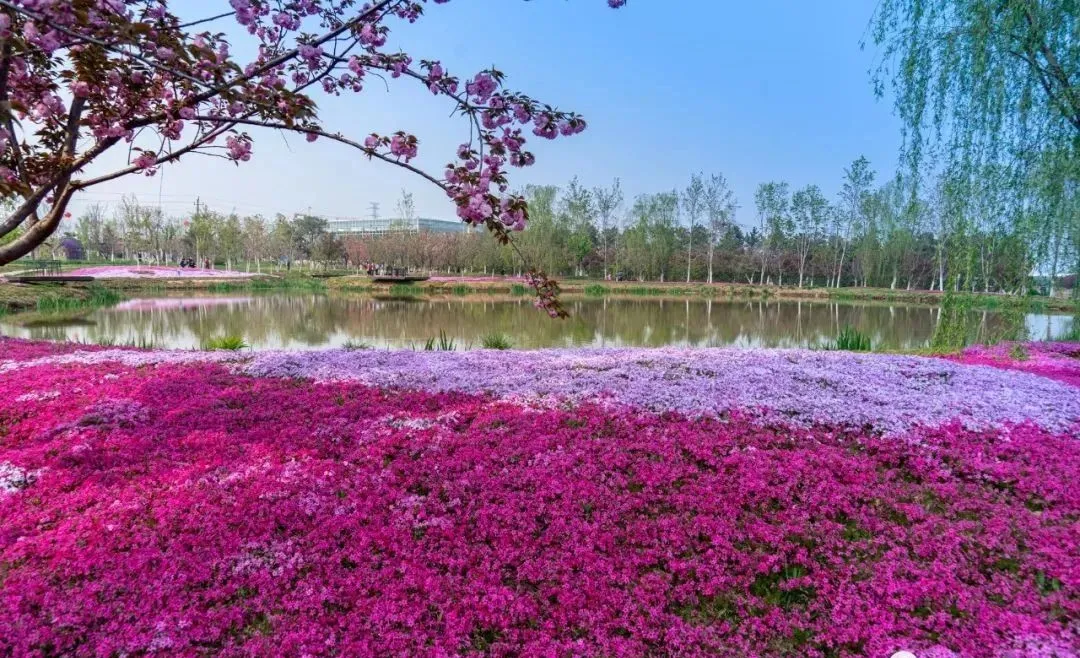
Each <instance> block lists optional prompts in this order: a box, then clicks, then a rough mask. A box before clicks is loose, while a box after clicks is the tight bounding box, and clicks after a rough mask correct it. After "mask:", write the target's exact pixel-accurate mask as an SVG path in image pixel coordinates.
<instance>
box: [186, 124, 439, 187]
mask: <svg viewBox="0 0 1080 658" xmlns="http://www.w3.org/2000/svg"><path fill="white" fill-rule="evenodd" d="M194 119H195V120H196V121H220V120H221V119H216V118H214V117H209V116H196V117H194ZM229 121H231V122H233V123H238V124H243V125H246V126H258V127H260V128H270V129H274V130H288V131H290V132H296V133H302V134H305V135H318V136H319V137H325V138H327V139H329V140H333V141H335V142H338V143H339V144H345V145H346V146H351V147H353V148H355V149H358V150H360V151H363V152H364V154H365V155H367V156H369V157H372V158H378V159H379V160H382V161H383V162H387V163H389V164H392V165H395V166H398V167H401V168H403V169H407V170H409V171H411V172H412V173H414V174H416V175H417V176H420V177H421V178H423V179H425V180H427V181H429V182H431V183H432V184H434V185H436V186H437V187H438V188H439V189H441V190H443V191H444V192H445V191H447V188H446V185H445V184H444V183H443V182H442V181H440V180H439V179H437V178H435V177H434V176H432V175H431V174H429V173H427V172H426V171H424V170H423V169H420V168H419V167H414V166H413V165H411V164H409V163H407V162H402V161H400V160H395V159H394V158H391V157H389V156H387V155H383V154H381V153H377V152H375V151H374V150H372V149H369V148H368V147H366V146H364V145H363V144H361V143H360V142H357V141H355V140H352V139H349V138H348V137H345V136H343V135H340V134H337V133H328V132H326V131H324V130H320V129H318V128H304V127H301V126H289V125H286V124H283V123H275V122H272V121H263V120H261V119H237V118H230V119H229Z"/></svg>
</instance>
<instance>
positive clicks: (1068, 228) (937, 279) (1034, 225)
mask: <svg viewBox="0 0 1080 658" xmlns="http://www.w3.org/2000/svg"><path fill="white" fill-rule="evenodd" d="M1047 172H1048V175H1046V176H1045V177H1044V178H1043V179H1042V180H1041V181H1039V182H1038V184H1034V183H1033V182H1032V181H1024V182H1023V185H1018V184H1017V181H1010V180H1009V178H1008V175H1009V173H1008V172H1007V171H1005V170H1004V169H995V168H993V167H988V168H987V169H986V170H985V171H983V172H981V173H980V175H979V176H974V177H971V176H969V175H967V172H965V175H963V176H961V175H958V174H957V173H955V172H949V171H945V172H943V173H942V174H941V175H939V176H938V177H937V178H936V180H934V181H933V184H931V185H921V186H918V187H915V186H913V185H912V184H911V183H910V182H909V181H906V180H905V179H904V178H903V177H895V178H890V179H888V180H885V181H883V182H879V181H878V176H877V173H876V172H875V171H874V169H873V168H872V166H871V165H870V163H869V161H868V160H867V159H866V158H865V157H860V158H858V159H856V160H855V161H853V162H852V163H851V164H850V165H849V166H848V167H846V168H845V169H844V171H843V172H842V175H841V177H840V178H841V180H840V182H841V186H840V192H839V193H838V194H837V195H836V196H835V197H834V198H829V197H828V196H827V195H826V194H825V193H824V192H823V191H822V189H821V187H820V186H819V185H817V184H813V183H811V184H806V185H802V186H798V187H796V186H793V185H792V184H791V183H789V182H787V181H768V182H764V183H761V184H760V185H759V186H758V187H757V189H756V191H755V193H754V198H753V199H751V200H748V202H749V204H750V206H749V208H748V209H749V210H752V217H753V221H752V222H739V221H736V213H737V212H738V211H739V210H740V208H741V203H742V202H741V200H739V199H737V198H736V196H735V194H734V192H733V191H732V190H731V188H730V186H729V184H728V182H727V180H726V179H725V177H724V176H723V175H721V174H713V175H708V176H707V175H704V174H695V175H693V176H692V177H691V178H690V180H689V182H688V183H687V185H686V186H685V187H684V188H683V189H675V190H670V191H664V192H657V193H650V194H642V195H639V196H637V197H635V198H634V199H632V200H629V201H627V200H626V199H624V195H623V192H622V189H621V186H620V184H619V181H618V180H615V181H614V182H613V183H612V185H610V186H605V187H597V188H587V187H585V186H583V185H582V184H581V183H580V182H579V181H578V180H577V179H576V178H575V179H573V180H571V181H570V182H569V184H568V185H566V186H565V187H562V188H560V187H556V186H548V185H544V186H531V187H528V188H526V189H525V191H524V192H525V197H526V198H527V199H528V202H529V209H530V221H529V226H528V228H527V229H526V230H525V231H523V232H522V233H521V234H519V235H517V236H515V237H516V242H517V245H518V248H519V249H520V251H521V252H522V254H524V256H525V259H526V261H527V263H528V264H529V265H532V266H537V267H540V268H542V269H544V270H545V271H546V272H548V273H549V274H552V275H557V276H564V277H565V276H589V277H597V278H625V279H630V280H640V281H706V282H745V283H754V284H776V285H794V286H799V287H809V286H813V287H831V288H839V287H845V286H866V287H882V288H891V289H909V290H910V289H924V290H956V291H961V290H962V291H968V292H993V293H1008V294H1026V293H1027V292H1029V291H1030V290H1031V288H1032V287H1033V286H1034V285H1035V283H1036V282H1045V285H1044V288H1045V290H1044V291H1045V292H1047V293H1050V294H1053V293H1054V288H1055V286H1057V285H1059V282H1060V281H1061V280H1062V279H1063V278H1064V277H1063V275H1065V274H1068V273H1070V272H1073V273H1075V271H1076V270H1077V269H1078V261H1080V197H1078V194H1077V189H1076V186H1075V184H1072V185H1071V186H1070V184H1069V181H1068V179H1067V178H1066V177H1059V178H1058V179H1057V180H1055V178H1054V176H1053V174H1055V173H1056V174H1058V175H1059V176H1060V175H1061V169H1060V168H1059V167H1053V168H1048V169H1047ZM972 181H974V182H972ZM1040 186H1042V187H1040ZM1045 187H1051V188H1054V189H1052V190H1050V192H1051V193H1044V192H1047V190H1045V189H1044V188H1045ZM1032 189H1034V190H1036V192H1035V193H1032V194H1031V195H1030V198H1028V199H1026V200H1025V201H1024V202H1023V203H1019V204H1018V203H1016V199H1015V195H1016V194H1017V193H1018V190H1019V191H1021V192H1022V191H1023V190H1032ZM483 237H484V236H482V235H473V234H461V235H457V234H452V235H441V234H421V235H394V234H391V235H385V236H371V237H362V238H361V237H357V238H347V239H345V248H346V251H347V252H348V253H349V254H352V255H354V256H355V258H356V259H360V260H374V261H379V262H387V263H394V264H398V265H403V266H408V267H413V268H420V269H431V270H438V271H445V272H448V273H455V272H457V273H470V272H484V273H494V274H518V273H520V272H521V271H522V269H523V264H522V263H521V261H520V258H518V257H517V255H516V254H515V253H514V252H513V250H511V249H509V248H507V247H504V246H501V245H498V244H496V243H494V242H492V241H490V240H483V239H482V238H483Z"/></svg>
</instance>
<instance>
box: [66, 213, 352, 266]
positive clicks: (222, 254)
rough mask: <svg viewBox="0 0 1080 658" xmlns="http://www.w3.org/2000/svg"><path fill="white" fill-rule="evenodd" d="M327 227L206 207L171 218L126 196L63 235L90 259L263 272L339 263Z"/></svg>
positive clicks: (300, 218)
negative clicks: (186, 263) (191, 263)
mask: <svg viewBox="0 0 1080 658" xmlns="http://www.w3.org/2000/svg"><path fill="white" fill-rule="evenodd" d="M327 229H328V222H327V221H326V219H324V218H322V217H317V216H314V215H297V216H295V217H286V216H285V215H282V214H278V215H277V216H276V217H274V218H273V219H266V218H264V217H262V216H261V215H247V216H240V215H237V214H236V213H230V214H226V213H220V212H216V211H214V210H211V209H209V208H207V207H205V206H200V207H199V208H197V209H196V210H195V211H194V212H193V213H191V214H190V215H186V216H180V217H170V216H168V215H166V214H165V213H164V212H162V210H161V209H160V208H158V207H154V206H146V205H141V204H139V203H138V201H136V200H135V199H133V198H125V199H124V200H123V201H121V203H120V205H119V206H118V207H117V208H116V209H115V211H114V212H112V213H111V214H110V213H108V212H107V211H106V209H105V208H104V207H102V206H101V205H91V206H89V207H88V208H87V209H86V211H85V212H83V213H82V214H81V215H80V216H79V217H78V218H77V219H76V221H75V223H74V226H72V227H70V230H68V231H66V232H64V233H63V236H64V237H74V238H76V239H78V240H79V242H80V243H81V245H82V247H83V250H84V253H85V254H86V257H87V258H88V259H91V260H106V261H112V260H117V259H122V260H140V261H143V262H147V263H158V264H165V265H168V264H175V263H178V262H179V261H180V260H181V259H182V258H185V257H186V258H194V259H195V261H196V262H197V263H198V264H199V265H200V266H201V265H202V264H203V263H204V262H205V261H209V262H210V263H212V264H214V265H215V266H216V265H221V266H224V267H226V268H227V269H232V268H233V267H234V266H237V265H238V264H239V263H241V262H243V263H244V264H245V267H249V268H252V269H255V270H257V271H262V268H263V267H264V265H266V266H271V267H278V266H286V265H288V264H290V263H292V262H294V261H305V262H308V263H313V264H314V263H323V264H326V263H330V264H332V263H339V262H344V260H345V246H344V244H343V242H342V241H341V239H339V238H338V237H336V236H335V235H333V234H332V233H330V232H329V231H328V230H327ZM59 244H60V242H59V241H50V242H49V243H46V247H47V248H51V249H52V250H53V251H56V250H57V249H58V248H59Z"/></svg>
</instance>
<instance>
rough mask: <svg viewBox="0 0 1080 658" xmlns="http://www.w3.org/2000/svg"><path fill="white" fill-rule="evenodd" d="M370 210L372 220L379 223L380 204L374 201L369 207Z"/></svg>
mask: <svg viewBox="0 0 1080 658" xmlns="http://www.w3.org/2000/svg"><path fill="white" fill-rule="evenodd" d="M368 208H370V209H371V219H372V220H375V221H378V219H379V202H378V201H372V202H371V205H370V206H368Z"/></svg>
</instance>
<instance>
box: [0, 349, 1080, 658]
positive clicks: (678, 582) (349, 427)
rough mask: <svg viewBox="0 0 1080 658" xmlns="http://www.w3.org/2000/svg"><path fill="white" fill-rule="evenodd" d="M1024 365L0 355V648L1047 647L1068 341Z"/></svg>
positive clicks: (784, 356)
mask: <svg viewBox="0 0 1080 658" xmlns="http://www.w3.org/2000/svg"><path fill="white" fill-rule="evenodd" d="M1024 350H1025V351H1024V352H1023V353H1021V352H1020V351H1019V350H1015V349H1009V348H1004V350H1003V351H1002V352H1001V353H1000V354H998V353H997V352H994V353H992V356H989V357H987V356H985V355H984V353H983V352H981V351H975V350H973V351H969V352H967V353H965V354H964V355H961V356H960V357H958V360H959V361H960V362H957V361H950V360H946V359H930V358H917V357H906V356H894V355H858V354H851V353H838V352H829V353H823V352H809V351H802V350H748V351H739V350H611V351H606V352H605V351H603V350H552V351H536V352H514V353H508V352H496V351H489V350H478V351H474V352H467V353H439V352H383V351H352V352H346V351H339V350H332V351H327V352H321V353H318V352H317V353H287V352H268V353H244V354H237V353H221V352H212V353H207V352H167V351H142V350H131V349H128V350H116V349H91V348H84V347H83V346H75V345H53V344H47V343H34V342H23V341H15V340H4V341H3V342H0V629H2V631H0V655H3V656H8V655H11V656H140V655H141V656H150V655H169V656H206V655H215V656H219V655H220V656H350V657H352V656H439V657H449V656H470V655H487V656H551V657H562V656H567V657H569V656H777V657H779V656H791V655H798V656H821V657H825V656H830V657H833V656H835V657H841V656H852V657H854V656H885V657H887V656H890V655H891V654H892V653H893V652H895V651H898V650H907V651H912V652H914V653H915V654H916V655H917V656H920V658H921V657H922V656H930V657H936V658H943V657H956V656H965V657H966V656H970V657H973V658H975V657H987V658H990V657H994V658H997V657H1001V658H1006V657H1008V658H1019V657H1022V656H1030V657H1035V656H1040V657H1047V658H1049V657H1052V656H1058V657H1066V656H1077V655H1080V654H1078V651H1077V643H1078V632H1080V626H1078V615H1080V597H1078V594H1077V591H1078V589H1077V588H1078V586H1080V560H1078V559H1077V557H1078V545H1080V525H1078V520H1080V484H1078V482H1080V453H1078V451H1077V449H1076V441H1077V437H1078V435H1080V388H1078V387H1077V386H1076V384H1077V380H1076V379H1075V377H1076V374H1077V372H1080V360H1077V358H1076V357H1077V354H1076V352H1074V351H1072V348H1071V347H1069V346H1065V345H1045V346H1040V345H1027V346H1025V347H1024ZM1011 355H1018V356H1026V359H1025V360H1023V361H1015V360H1014V359H1013V357H1012V356H1011ZM966 361H970V362H972V363H973V364H974V365H971V364H968V363H966ZM511 362H513V363H514V366H513V367H511V366H510V365H509V364H510V363H511ZM1017 363H1020V364H1024V363H1026V364H1028V365H1027V366H1024V367H1021V366H1018V365H1017ZM1020 370H1026V371H1027V372H1021V371H1020ZM395 373H396V374H395ZM1062 373H1064V374H1062ZM1070 373H1071V374H1070ZM1044 375H1047V376H1044ZM860 382H861V386H860V385H859V384H860Z"/></svg>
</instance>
